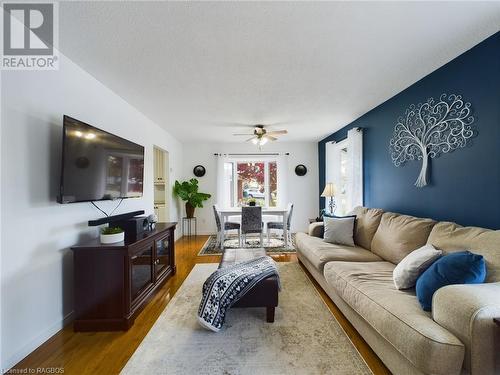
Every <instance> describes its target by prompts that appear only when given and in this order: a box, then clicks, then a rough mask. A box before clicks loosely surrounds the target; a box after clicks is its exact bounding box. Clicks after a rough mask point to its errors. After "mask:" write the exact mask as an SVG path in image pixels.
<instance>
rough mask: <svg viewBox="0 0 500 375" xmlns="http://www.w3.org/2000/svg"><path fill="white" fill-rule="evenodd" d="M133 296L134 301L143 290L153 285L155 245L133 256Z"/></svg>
mask: <svg viewBox="0 0 500 375" xmlns="http://www.w3.org/2000/svg"><path fill="white" fill-rule="evenodd" d="M130 262H131V297H132V301H134V300H135V299H136V298H137V297H139V296H140V295H141V293H142V291H143V290H145V289H146V288H147V287H149V286H150V285H153V246H148V247H146V248H144V249H143V250H142V251H140V252H139V253H137V254H135V255H133V256H132V257H131V260H130Z"/></svg>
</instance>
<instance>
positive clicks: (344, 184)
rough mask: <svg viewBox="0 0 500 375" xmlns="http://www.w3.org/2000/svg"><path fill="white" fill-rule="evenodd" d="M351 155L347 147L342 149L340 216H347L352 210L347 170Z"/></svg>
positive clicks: (338, 208)
mask: <svg viewBox="0 0 500 375" xmlns="http://www.w3.org/2000/svg"><path fill="white" fill-rule="evenodd" d="M348 158H349V154H348V152H347V145H346V147H341V148H340V176H339V177H340V178H339V187H338V191H337V211H338V213H339V215H345V214H347V212H348V211H350V208H349V207H348V206H347V204H348V202H347V190H348V184H349V175H348V173H347V168H348V165H349V159H348Z"/></svg>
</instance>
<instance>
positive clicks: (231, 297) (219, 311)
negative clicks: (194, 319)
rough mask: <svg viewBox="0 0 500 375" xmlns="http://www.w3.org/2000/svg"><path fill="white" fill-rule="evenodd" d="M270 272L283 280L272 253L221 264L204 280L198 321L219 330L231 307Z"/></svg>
mask: <svg viewBox="0 0 500 375" xmlns="http://www.w3.org/2000/svg"><path fill="white" fill-rule="evenodd" d="M270 276H277V277H278V282H279V274H278V268H277V267H276V263H275V262H274V260H273V259H272V258H271V257H269V256H263V257H260V258H255V259H252V260H249V261H246V262H242V263H238V264H234V265H231V266H228V267H224V268H219V269H218V270H217V271H215V272H214V273H213V274H211V275H210V277H209V278H208V279H207V281H205V283H204V284H203V296H202V299H201V303H200V308H199V310H198V321H199V322H200V324H201V325H202V326H203V327H205V328H208V329H210V330H212V331H214V332H218V331H219V330H220V329H221V328H222V325H223V324H224V319H225V317H226V312H227V310H228V309H229V308H230V307H231V306H232V305H233V304H234V303H236V302H237V301H238V300H239V299H240V298H242V297H243V296H244V295H245V294H246V293H247V292H248V291H250V290H251V289H252V288H253V287H254V286H255V285H256V284H257V283H259V282H260V281H262V280H264V279H266V278H268V277H270Z"/></svg>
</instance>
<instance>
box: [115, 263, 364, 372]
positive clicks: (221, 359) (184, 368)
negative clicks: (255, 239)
mask: <svg viewBox="0 0 500 375" xmlns="http://www.w3.org/2000/svg"><path fill="white" fill-rule="evenodd" d="M278 267H279V272H280V276H281V284H282V291H281V292H280V296H279V307H278V308H277V309H276V320H275V322H274V323H267V322H266V316H265V315H266V314H265V309H264V308H247V309H241V308H240V309H230V310H229V312H228V314H227V318H226V323H225V325H224V327H223V328H222V330H221V331H220V332H218V333H214V332H212V331H208V330H206V329H204V328H202V327H201V326H200V325H199V324H198V321H197V318H196V313H197V311H198V304H199V302H200V299H201V288H202V285H203V282H204V281H205V280H206V278H207V277H208V276H209V275H210V274H211V273H212V272H213V271H215V269H216V268H217V265H216V264H198V265H196V266H195V268H194V269H193V270H192V271H191V273H190V274H189V276H188V278H187V279H186V280H185V281H184V284H183V285H182V286H181V287H180V289H179V290H178V291H177V293H176V294H175V296H174V297H173V298H172V301H171V302H170V303H169V304H168V305H167V307H166V308H165V310H164V311H163V312H162V314H161V315H160V317H159V318H158V320H157V321H156V323H155V324H154V325H153V327H152V328H151V330H150V331H149V333H148V334H147V336H146V337H145V338H144V340H143V341H142V343H141V344H140V345H139V347H138V348H137V350H136V351H135V353H134V354H133V355H132V357H131V359H130V360H129V362H128V363H127V364H126V366H125V368H124V369H123V370H122V374H124V375H132V374H134V375H137V374H148V375H150V374H155V375H158V374H165V375H177V374H179V375H180V374H182V375H187V374H193V375H194V374H204V375H205V374H206V375H215V374H231V375H246V374H248V375H250V374H252V375H260V374H266V375H269V374H286V375H292V374H300V375H302V374H309V375H316V374H317V375H319V374H325V375H327V374H335V375H344V374H345V375H347V374H349V375H352V374H371V372H370V370H369V368H368V367H367V365H366V364H365V362H364V361H363V359H362V358H361V356H360V355H359V353H358V352H357V350H356V348H355V347H354V346H353V345H352V344H351V342H350V341H349V338H348V337H347V336H346V334H345V333H344V331H343V330H342V328H341V327H340V326H339V324H338V323H337V321H336V320H335V318H334V317H333V315H332V314H331V312H330V310H328V308H327V306H326V305H325V303H324V302H323V300H322V299H321V297H320V296H319V294H318V292H317V291H316V289H315V288H314V286H313V285H312V283H311V281H310V280H309V279H308V278H307V276H306V274H305V273H304V271H302V269H301V268H300V266H299V265H298V264H297V263H278Z"/></svg>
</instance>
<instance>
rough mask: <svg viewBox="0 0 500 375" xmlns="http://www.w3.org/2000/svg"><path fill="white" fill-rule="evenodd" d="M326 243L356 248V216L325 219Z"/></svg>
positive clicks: (324, 235) (324, 236) (324, 237)
mask: <svg viewBox="0 0 500 375" xmlns="http://www.w3.org/2000/svg"><path fill="white" fill-rule="evenodd" d="M323 220H324V226H325V232H324V234H323V240H324V241H325V242H329V243H334V244H338V245H347V246H354V223H355V222H356V216H345V217H326V216H325V217H324V218H323Z"/></svg>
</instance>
